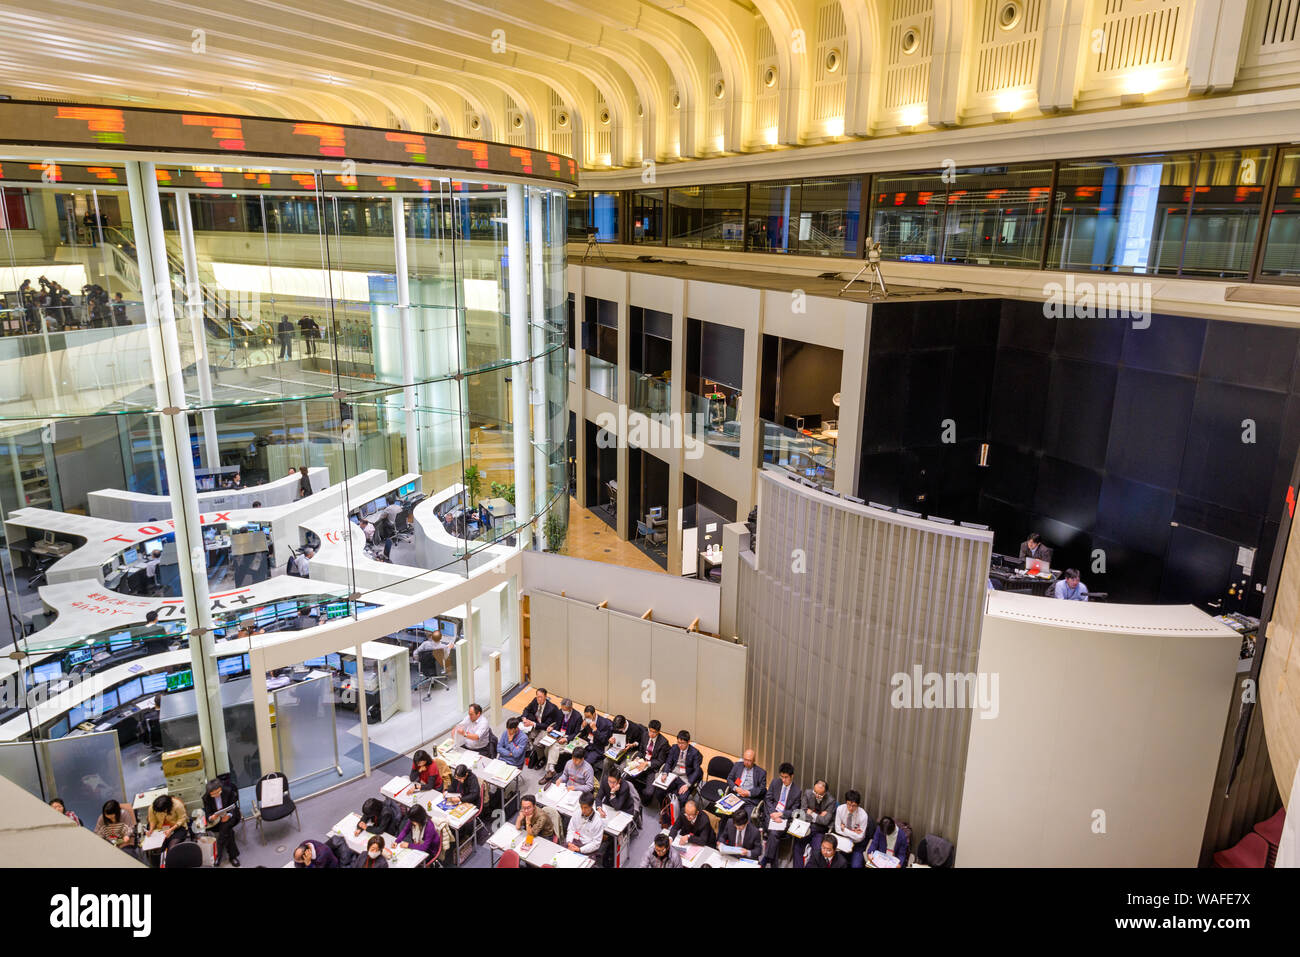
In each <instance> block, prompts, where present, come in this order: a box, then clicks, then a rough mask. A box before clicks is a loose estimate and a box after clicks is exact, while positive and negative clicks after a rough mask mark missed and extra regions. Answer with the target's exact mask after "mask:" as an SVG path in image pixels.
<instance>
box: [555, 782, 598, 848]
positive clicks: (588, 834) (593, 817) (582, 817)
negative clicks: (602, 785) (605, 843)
mask: <svg viewBox="0 0 1300 957" xmlns="http://www.w3.org/2000/svg"><path fill="white" fill-rule="evenodd" d="M604 837H605V819H604V818H602V817H600V816H599V815H598V814H596V811H595V809H594V808H593V807H592V798H591V792H590V791H585V792H583V795H582V797H580V798H579V799H578V813H577V814H575V815H573V819H572V820H571V821H569V832H568V834H567V835H566V836H565V838H564V840H565V844H566V845H567V846H568V848H569V850H571V851H577V852H578V853H579V854H586V855H588V856H590V855H592V854H594V853H595V852H596V851H598V850H600V842H601V841H602V840H603V839H604Z"/></svg>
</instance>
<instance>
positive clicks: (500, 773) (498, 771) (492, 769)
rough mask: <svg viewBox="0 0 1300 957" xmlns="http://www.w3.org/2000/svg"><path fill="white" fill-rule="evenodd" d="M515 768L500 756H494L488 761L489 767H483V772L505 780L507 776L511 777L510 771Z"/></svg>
mask: <svg viewBox="0 0 1300 957" xmlns="http://www.w3.org/2000/svg"><path fill="white" fill-rule="evenodd" d="M513 770H515V769H514V768H513V767H511V766H510V765H509V764H506V763H505V762H504V761H502V760H501V759H500V758H493V759H492V760H491V761H489V762H488V763H487V767H485V768H484V769H483V773H484V774H486V775H488V776H489V777H494V778H496V779H497V780H499V781H504V780H505V779H506V778H508V777H510V772H511V771H513Z"/></svg>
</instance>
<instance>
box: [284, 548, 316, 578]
mask: <svg viewBox="0 0 1300 957" xmlns="http://www.w3.org/2000/svg"><path fill="white" fill-rule="evenodd" d="M315 554H316V550H315V549H313V548H312V547H311V546H310V545H308V546H307V547H306V548H304V549H303V550H302V551H300V552H299V553H298V554H297V555H295V556H293V559H292V560H291V562H290V564H292V565H293V571H294V574H296V575H297V576H298V577H299V578H310V577H311V559H312V556H313V555H315Z"/></svg>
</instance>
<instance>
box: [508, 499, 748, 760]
mask: <svg viewBox="0 0 1300 957" xmlns="http://www.w3.org/2000/svg"><path fill="white" fill-rule="evenodd" d="M597 521H599V519H597ZM533 694H534V692H533V686H532V685H525V686H524V687H523V688H520V689H519V693H518V694H516V695H515V696H514V697H513V698H511V699H510V700H509V701H507V702H506V710H507V711H512V712H514V713H515V714H522V713H523V710H524V708H526V707H528V702H530V701H532V700H533ZM546 697H547V698H548V699H550V700H551V701H552V702H554V704H555V706H556V707H557V708H558V707H559V706H560V695H554V694H548V695H547V696H546ZM573 707H574V708H575V709H577V710H578V711H579V712H581V711H582V709H583V707H585V704H584V702H581V701H575V702H573ZM597 713H598V714H604V712H603V711H601V712H597ZM605 717H607V718H612V717H614V716H613V715H612V714H606V715H605ZM651 717H653V715H651ZM681 730H682V729H681V728H664V729H663V730H662V732H661V733H662V734H663V735H664V737H666V738H667V739H668V746H669V747H672V746H673V745H674V744H676V743H677V732H678V731H681ZM686 730H687V731H690V728H687V729H686ZM691 744H693V745H694V746H695V747H697V748H699V750H700V754H701V755H702V756H703V759H702V760H701V761H700V767H701V769H703V768H707V767H708V766H709V759H710V758H712V757H714V756H715V755H719V754H721V755H722V756H723V757H726V758H730V759H731V760H732V761H737V760H739V758H737V756H736V755H734V754H728V753H727V752H726V751H718V750H717V749H715V748H710V747H709V746H708V745H706V744H704V743H702V742H700V741H697V740H695V737H694V735H693V734H692V737H691Z"/></svg>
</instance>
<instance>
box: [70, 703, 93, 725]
mask: <svg viewBox="0 0 1300 957" xmlns="http://www.w3.org/2000/svg"><path fill="white" fill-rule="evenodd" d="M88 717H90V703H89V702H87V703H86V704H74V705H73V706H72V707H71V708H70V709H69V710H68V724H69V725H70V726H71V727H74V728H75V727H76V726H77V725H79V724H81V722H83V721H85V720H86V719H87V718H88Z"/></svg>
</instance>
